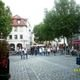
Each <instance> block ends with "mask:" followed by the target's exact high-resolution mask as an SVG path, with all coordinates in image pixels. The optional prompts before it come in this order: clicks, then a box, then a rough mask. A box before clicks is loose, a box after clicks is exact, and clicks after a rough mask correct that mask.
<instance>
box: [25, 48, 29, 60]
mask: <svg viewBox="0 0 80 80" xmlns="http://www.w3.org/2000/svg"><path fill="white" fill-rule="evenodd" d="M24 56H26V59H27V58H28V50H27V48H24Z"/></svg>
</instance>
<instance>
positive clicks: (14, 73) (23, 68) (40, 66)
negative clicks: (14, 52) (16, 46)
mask: <svg viewBox="0 0 80 80" xmlns="http://www.w3.org/2000/svg"><path fill="white" fill-rule="evenodd" d="M78 68H79V66H78V65H76V57H73V56H29V58H28V59H25V60H21V58H20V56H10V74H11V80H80V71H74V69H78Z"/></svg>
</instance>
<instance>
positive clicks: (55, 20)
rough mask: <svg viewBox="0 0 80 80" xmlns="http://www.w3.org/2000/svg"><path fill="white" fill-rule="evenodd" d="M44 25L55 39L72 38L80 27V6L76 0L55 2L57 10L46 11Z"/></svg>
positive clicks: (58, 0) (57, 0)
mask: <svg viewBox="0 0 80 80" xmlns="http://www.w3.org/2000/svg"><path fill="white" fill-rule="evenodd" d="M44 23H45V24H46V25H47V26H48V27H49V28H50V29H52V30H53V34H54V35H55V37H57V38H59V37H66V38H67V39H68V38H70V37H72V35H74V34H75V33H76V32H78V29H79V26H80V6H79V5H77V4H76V3H75V1H74V0H55V8H53V9H52V10H51V11H49V12H48V11H46V15H45V19H44Z"/></svg>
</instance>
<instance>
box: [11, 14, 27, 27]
mask: <svg viewBox="0 0 80 80" xmlns="http://www.w3.org/2000/svg"><path fill="white" fill-rule="evenodd" d="M26 22H27V19H25V18H21V17H20V16H18V15H15V16H13V17H12V26H14V27H17V26H20V27H23V26H27V25H26Z"/></svg>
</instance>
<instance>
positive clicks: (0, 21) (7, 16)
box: [0, 0, 12, 38]
mask: <svg viewBox="0 0 80 80" xmlns="http://www.w3.org/2000/svg"><path fill="white" fill-rule="evenodd" d="M11 16H12V15H11V12H10V9H9V7H5V4H4V3H3V2H2V1H1V0H0V36H2V37H3V38H6V37H7V36H8V34H9V33H10V32H11V29H12V28H11V23H12V19H11Z"/></svg>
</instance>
